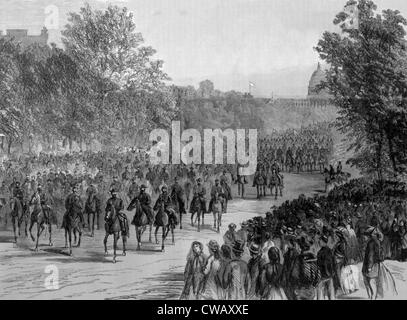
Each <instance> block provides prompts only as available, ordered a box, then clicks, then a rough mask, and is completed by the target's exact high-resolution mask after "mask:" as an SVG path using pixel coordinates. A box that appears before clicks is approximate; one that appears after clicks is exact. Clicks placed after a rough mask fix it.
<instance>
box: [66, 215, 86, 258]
mask: <svg viewBox="0 0 407 320" xmlns="http://www.w3.org/2000/svg"><path fill="white" fill-rule="evenodd" d="M62 228H63V229H64V230H65V248H68V239H69V255H70V256H72V233H73V235H74V238H75V239H74V242H75V243H76V233H77V232H78V234H79V239H78V242H77V244H76V245H74V246H76V247H78V248H79V247H80V246H81V238H82V223H81V221H80V216H79V214H78V213H77V211H75V210H71V211H69V212H67V213H66V215H65V217H64V221H63V222H62Z"/></svg>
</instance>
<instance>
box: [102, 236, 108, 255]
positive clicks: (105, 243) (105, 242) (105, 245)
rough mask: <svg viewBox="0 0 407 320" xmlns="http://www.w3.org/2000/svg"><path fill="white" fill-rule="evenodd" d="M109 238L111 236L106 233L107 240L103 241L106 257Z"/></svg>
mask: <svg viewBox="0 0 407 320" xmlns="http://www.w3.org/2000/svg"><path fill="white" fill-rule="evenodd" d="M108 237H109V234H108V233H107V232H106V234H105V238H104V239H103V246H104V247H105V255H107V238H108Z"/></svg>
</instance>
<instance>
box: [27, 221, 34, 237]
mask: <svg viewBox="0 0 407 320" xmlns="http://www.w3.org/2000/svg"><path fill="white" fill-rule="evenodd" d="M33 226H34V220H31V221H30V228H29V229H28V230H29V231H30V236H31V240H32V241H35V238H34V236H33V234H32V232H31V230H32V228H33Z"/></svg>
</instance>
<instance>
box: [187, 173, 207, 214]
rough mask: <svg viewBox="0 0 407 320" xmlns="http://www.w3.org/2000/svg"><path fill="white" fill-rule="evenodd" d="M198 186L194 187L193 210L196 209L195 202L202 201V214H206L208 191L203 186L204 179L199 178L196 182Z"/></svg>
mask: <svg viewBox="0 0 407 320" xmlns="http://www.w3.org/2000/svg"><path fill="white" fill-rule="evenodd" d="M196 183H197V184H196V185H195V186H194V189H193V194H194V196H193V198H192V202H191V206H190V207H191V208H193V207H194V202H195V201H200V202H201V208H202V213H206V212H207V211H206V200H205V195H206V189H205V187H204V186H203V185H202V179H201V178H198V179H197V180H196Z"/></svg>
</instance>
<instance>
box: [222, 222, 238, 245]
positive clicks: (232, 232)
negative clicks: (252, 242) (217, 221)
mask: <svg viewBox="0 0 407 320" xmlns="http://www.w3.org/2000/svg"><path fill="white" fill-rule="evenodd" d="M236 239H238V236H237V233H236V225H235V224H234V223H231V224H229V226H228V230H227V231H226V232H225V234H224V236H223V242H224V243H225V245H227V246H230V247H231V248H232V247H233V245H234V243H235V241H236Z"/></svg>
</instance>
